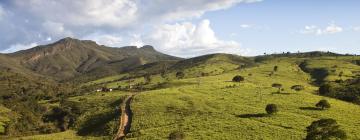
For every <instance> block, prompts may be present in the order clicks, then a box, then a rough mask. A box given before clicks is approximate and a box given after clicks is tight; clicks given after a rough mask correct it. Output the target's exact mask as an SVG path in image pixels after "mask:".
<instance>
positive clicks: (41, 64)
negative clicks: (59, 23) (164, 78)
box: [0, 38, 179, 80]
mask: <svg viewBox="0 0 360 140" xmlns="http://www.w3.org/2000/svg"><path fill="white" fill-rule="evenodd" d="M1 57H8V59H7V58H1ZM2 59H6V60H12V61H14V62H15V63H18V64H19V65H21V66H24V67H22V69H29V70H31V71H33V72H35V73H38V74H41V75H45V76H48V77H53V78H55V79H56V80H68V79H71V78H75V77H79V76H82V75H87V76H88V77H89V76H90V75H92V76H94V75H95V76H96V77H95V78H99V77H102V76H107V75H111V74H116V73H119V72H122V71H125V70H129V69H132V68H135V67H137V66H140V65H143V64H147V63H152V62H157V61H161V60H179V58H177V57H173V56H169V55H166V54H162V53H160V52H157V51H156V50H155V49H154V48H153V47H152V46H148V45H147V46H144V47H142V48H137V47H135V46H129V47H121V48H112V47H106V46H100V45H98V44H96V43H95V42H93V41H89V40H78V39H73V38H64V39H62V40H59V41H57V42H55V43H53V44H49V45H42V46H37V47H34V48H32V49H28V50H23V51H19V52H15V53H11V54H6V56H5V55H4V56H0V60H2ZM0 62H1V63H6V61H5V60H3V61H0ZM5 66H6V65H5ZM16 68H17V67H16ZM85 79H86V78H85Z"/></svg>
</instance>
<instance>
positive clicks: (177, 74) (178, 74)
mask: <svg viewBox="0 0 360 140" xmlns="http://www.w3.org/2000/svg"><path fill="white" fill-rule="evenodd" d="M184 76H185V74H184V72H182V71H179V72H176V78H178V79H182V78H184Z"/></svg>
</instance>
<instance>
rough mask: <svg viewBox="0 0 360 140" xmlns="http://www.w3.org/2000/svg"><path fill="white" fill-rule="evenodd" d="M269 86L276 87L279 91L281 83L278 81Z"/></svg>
mask: <svg viewBox="0 0 360 140" xmlns="http://www.w3.org/2000/svg"><path fill="white" fill-rule="evenodd" d="M271 87H274V88H278V93H280V91H281V88H282V84H279V83H273V84H272V85H271Z"/></svg>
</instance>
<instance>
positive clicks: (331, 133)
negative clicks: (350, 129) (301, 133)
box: [306, 119, 347, 140]
mask: <svg viewBox="0 0 360 140" xmlns="http://www.w3.org/2000/svg"><path fill="white" fill-rule="evenodd" d="M306 131H307V135H306V140H330V139H342V140H343V139H346V138H347V137H346V133H345V131H343V130H341V129H340V126H339V125H338V124H337V122H336V120H334V119H320V120H317V121H314V122H312V123H311V125H310V126H308V127H307V128H306Z"/></svg>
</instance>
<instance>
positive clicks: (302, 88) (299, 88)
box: [291, 85, 305, 91]
mask: <svg viewBox="0 0 360 140" xmlns="http://www.w3.org/2000/svg"><path fill="white" fill-rule="evenodd" d="M291 89H292V90H295V91H301V90H304V89H305V88H304V86H302V85H293V86H292V87H291Z"/></svg>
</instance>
